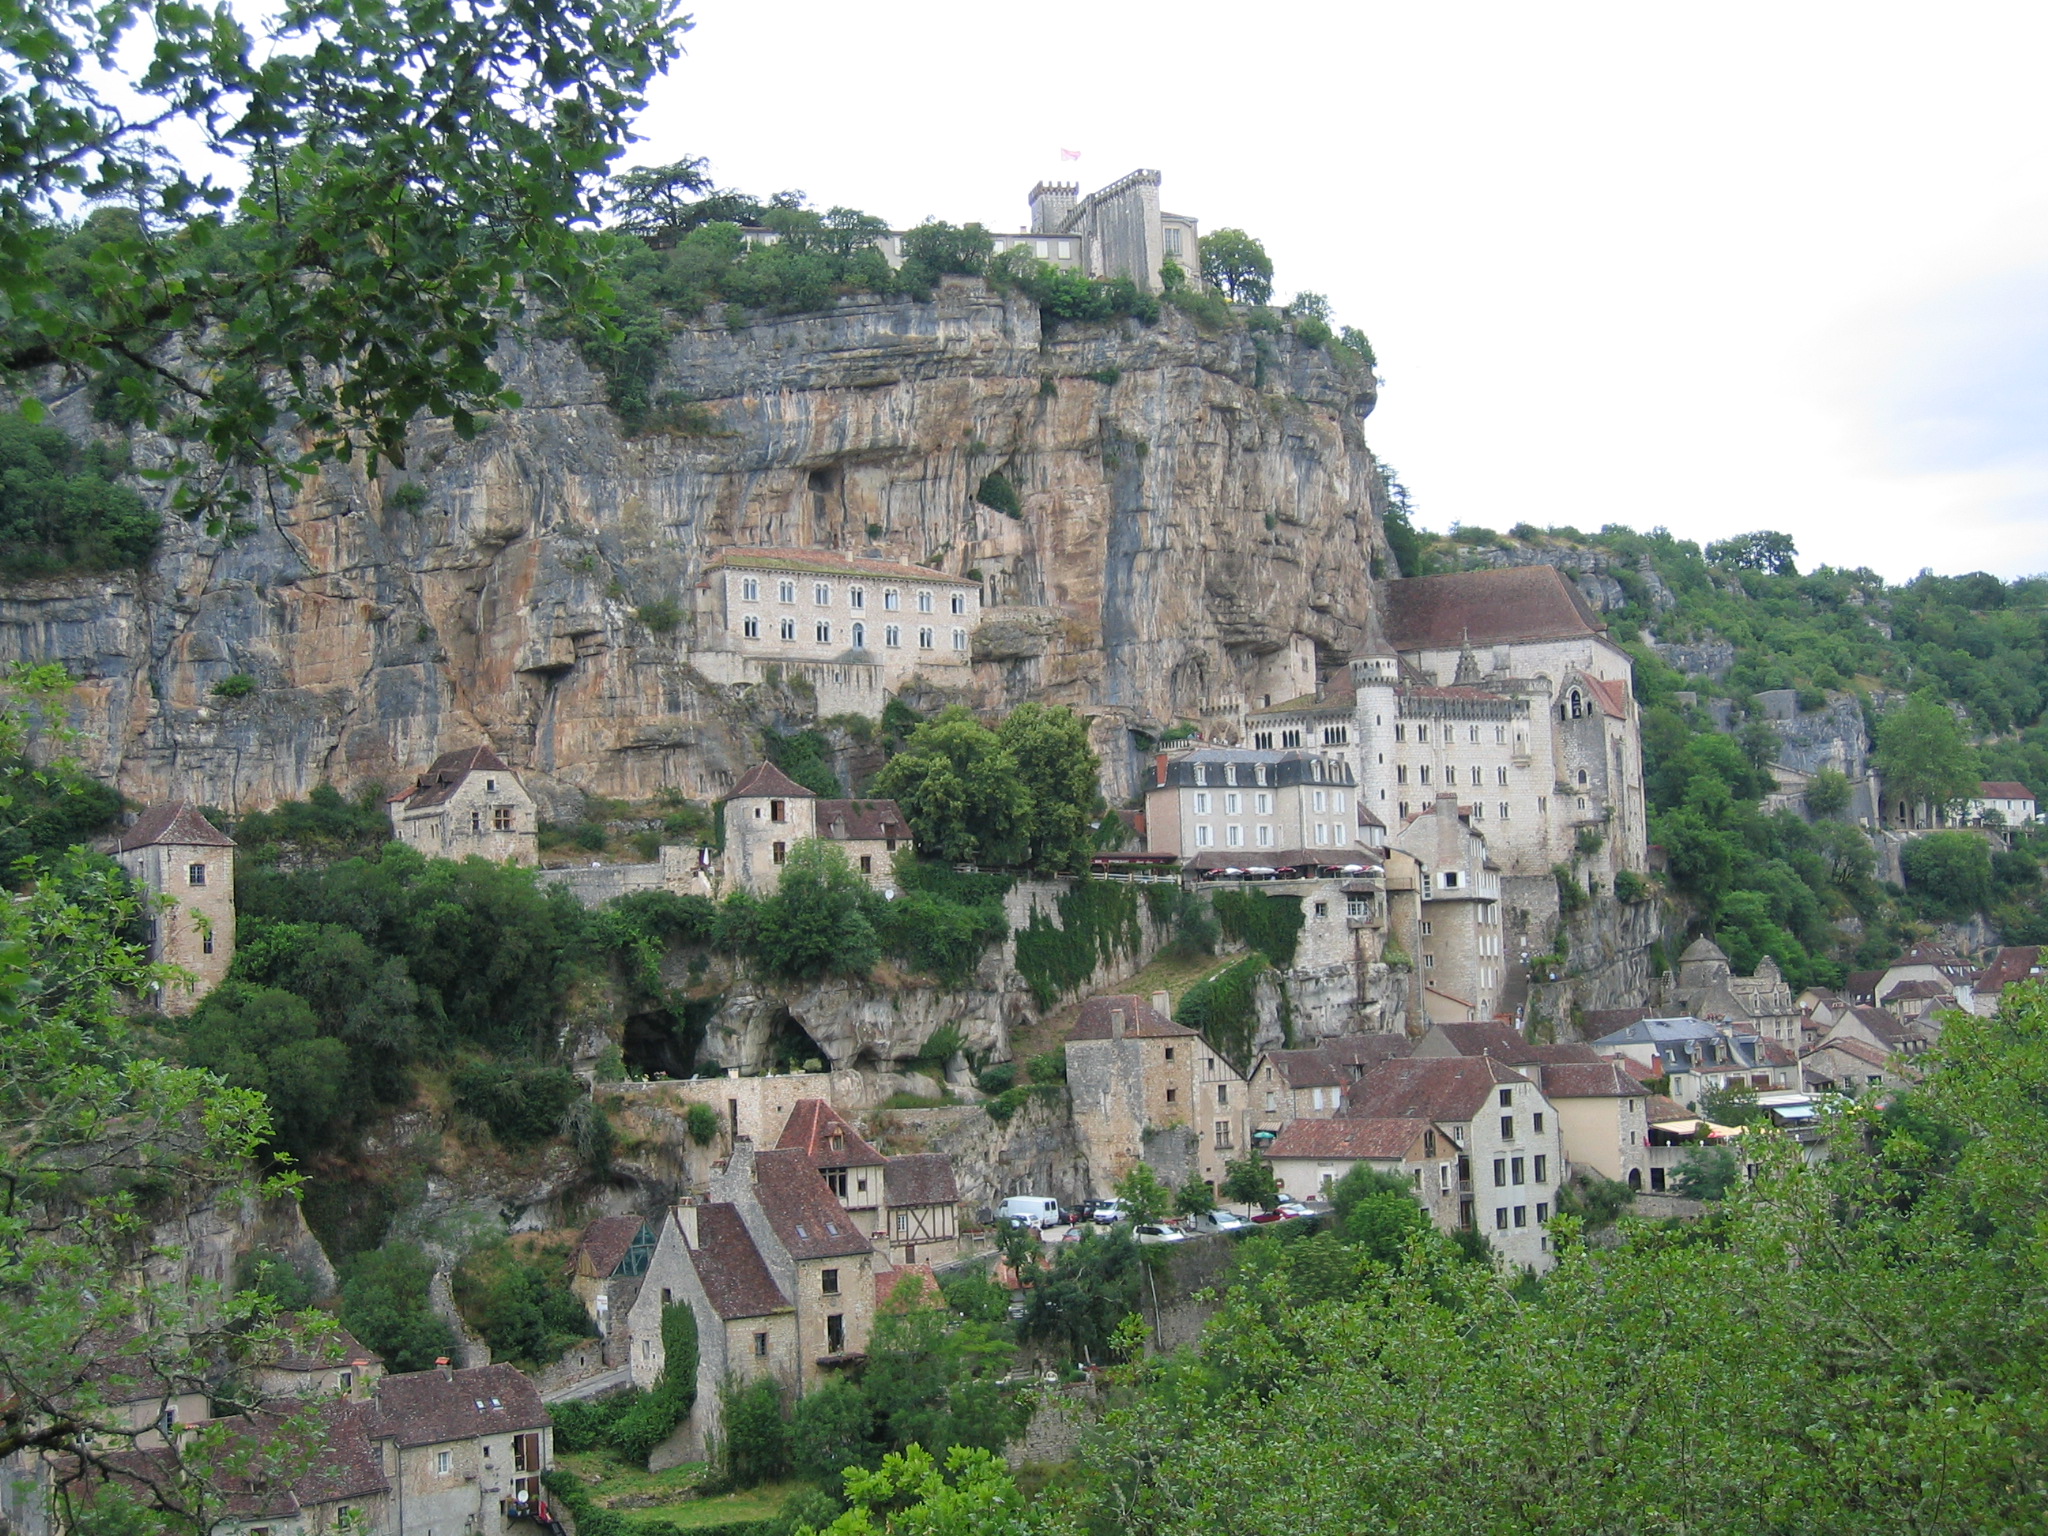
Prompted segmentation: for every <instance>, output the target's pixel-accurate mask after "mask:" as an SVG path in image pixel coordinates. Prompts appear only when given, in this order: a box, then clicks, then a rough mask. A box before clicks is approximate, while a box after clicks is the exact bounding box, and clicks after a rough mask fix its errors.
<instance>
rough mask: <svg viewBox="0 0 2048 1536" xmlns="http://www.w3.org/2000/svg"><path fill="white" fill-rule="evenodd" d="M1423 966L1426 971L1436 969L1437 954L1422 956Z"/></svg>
mask: <svg viewBox="0 0 2048 1536" xmlns="http://www.w3.org/2000/svg"><path fill="white" fill-rule="evenodd" d="M1422 968H1423V969H1424V970H1425V971H1433V970H1435V969H1436V956H1435V955H1424V956H1423V957H1422Z"/></svg>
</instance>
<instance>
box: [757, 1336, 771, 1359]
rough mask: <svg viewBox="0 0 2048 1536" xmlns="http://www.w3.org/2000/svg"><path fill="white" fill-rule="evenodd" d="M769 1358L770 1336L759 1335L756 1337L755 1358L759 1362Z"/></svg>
mask: <svg viewBox="0 0 2048 1536" xmlns="http://www.w3.org/2000/svg"><path fill="white" fill-rule="evenodd" d="M767 1356H768V1335H767V1334H765V1333H757V1334H755V1335H754V1358H755V1359H757V1360H763V1359H766V1358H767Z"/></svg>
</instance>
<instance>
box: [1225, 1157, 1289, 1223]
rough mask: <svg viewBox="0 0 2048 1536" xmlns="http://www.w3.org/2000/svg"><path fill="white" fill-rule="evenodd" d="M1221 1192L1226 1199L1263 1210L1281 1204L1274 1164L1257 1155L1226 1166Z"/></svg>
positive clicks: (1233, 1161)
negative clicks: (1274, 1174)
mask: <svg viewBox="0 0 2048 1536" xmlns="http://www.w3.org/2000/svg"><path fill="white" fill-rule="evenodd" d="M1218 1191H1219V1193H1221V1194H1222V1196H1223V1198H1224V1199H1226V1200H1235V1201H1236V1202H1237V1203H1238V1204H1239V1205H1256V1206H1257V1207H1259V1209H1260V1210H1264V1211H1270V1210H1272V1209H1273V1208H1274V1207H1275V1206H1277V1205H1279V1203H1280V1181H1279V1180H1278V1179H1276V1178H1275V1177H1274V1176H1273V1165H1272V1164H1271V1163H1269V1162H1267V1161H1266V1160H1265V1159H1264V1158H1263V1157H1260V1156H1259V1155H1258V1154H1257V1153H1255V1152H1254V1153H1247V1154H1245V1156H1243V1157H1239V1158H1233V1159H1232V1160H1231V1161H1229V1162H1227V1163H1225V1164H1224V1165H1223V1182H1222V1184H1220V1185H1219V1186H1218Z"/></svg>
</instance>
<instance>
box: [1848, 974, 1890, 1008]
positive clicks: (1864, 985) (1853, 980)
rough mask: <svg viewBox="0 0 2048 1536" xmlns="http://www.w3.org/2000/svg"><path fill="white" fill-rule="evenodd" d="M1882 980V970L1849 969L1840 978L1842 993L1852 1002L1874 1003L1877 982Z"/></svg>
mask: <svg viewBox="0 0 2048 1536" xmlns="http://www.w3.org/2000/svg"><path fill="white" fill-rule="evenodd" d="M1883 980H1884V972H1883V971H1851V972H1850V973H1849V974H1848V975H1847V976H1845V977H1843V978H1842V995H1843V996H1844V997H1846V998H1848V999H1849V1001H1850V1002H1852V1003H1874V1002H1876V1001H1877V984H1878V983H1879V982H1880V981H1883Z"/></svg>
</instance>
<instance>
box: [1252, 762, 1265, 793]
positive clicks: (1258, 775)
mask: <svg viewBox="0 0 2048 1536" xmlns="http://www.w3.org/2000/svg"><path fill="white" fill-rule="evenodd" d="M1252 782H1253V783H1254V784H1263V783H1265V782H1266V765H1265V764H1264V763H1253V764H1252ZM1260 798H1261V799H1264V798H1265V797H1264V796H1260Z"/></svg>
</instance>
